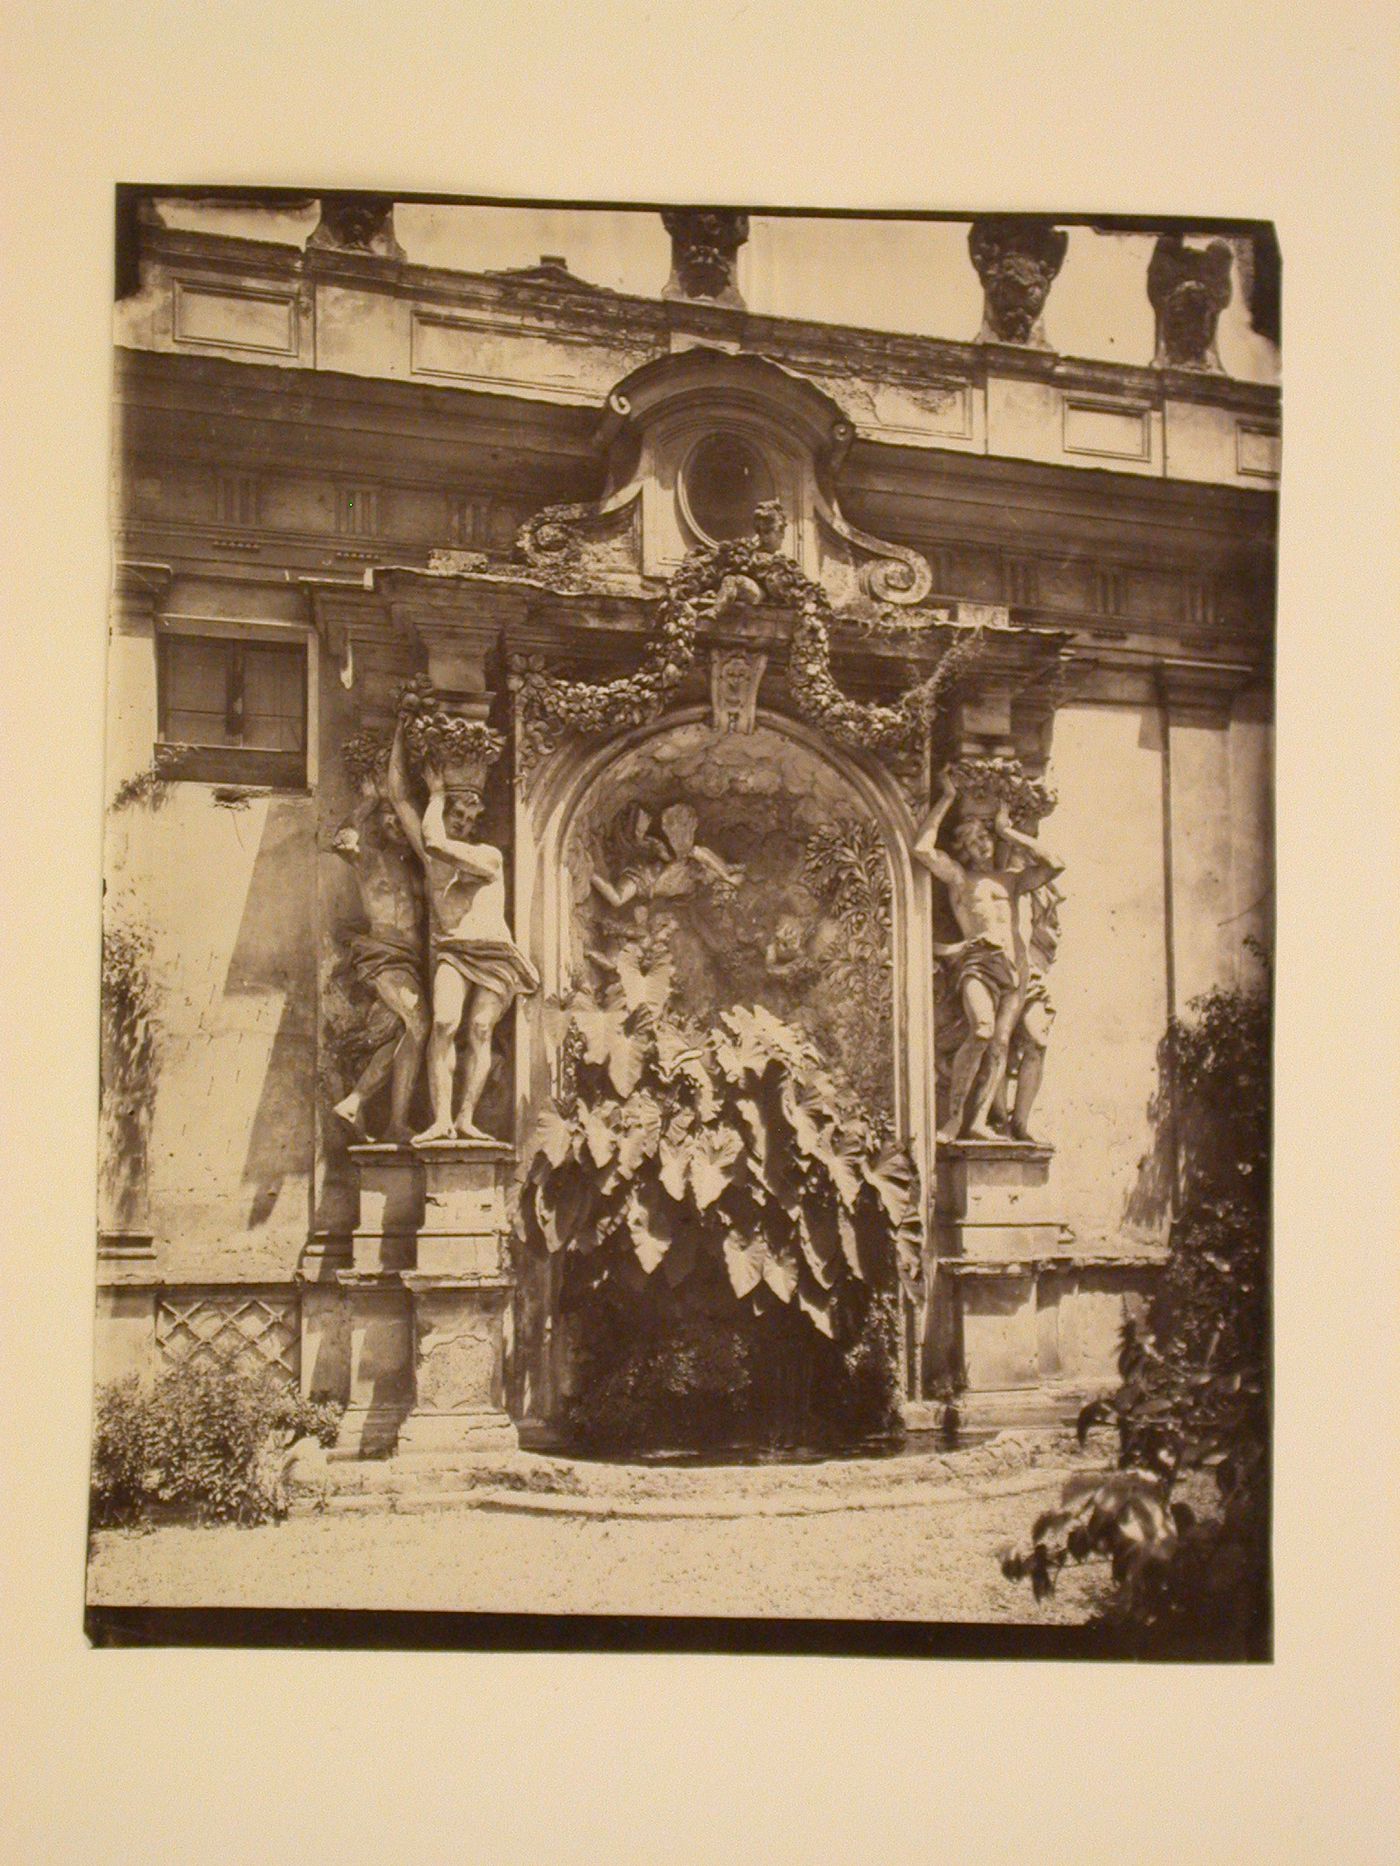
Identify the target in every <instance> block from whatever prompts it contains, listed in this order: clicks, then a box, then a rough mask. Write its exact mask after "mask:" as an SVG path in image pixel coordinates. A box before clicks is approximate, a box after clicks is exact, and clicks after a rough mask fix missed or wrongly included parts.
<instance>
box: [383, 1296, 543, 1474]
mask: <svg viewBox="0 0 1400 1866" xmlns="http://www.w3.org/2000/svg"><path fill="white" fill-rule="evenodd" d="M403 1280H404V1283H405V1284H406V1286H407V1287H408V1290H409V1292H410V1294H411V1297H412V1302H413V1385H414V1400H413V1410H412V1411H411V1412H410V1413H409V1415H408V1417H407V1418H406V1419H405V1420H404V1422H403V1428H402V1430H401V1431H400V1433H399V1452H400V1455H401V1456H413V1455H416V1454H422V1453H425V1452H426V1453H431V1452H457V1451H514V1450H515V1449H516V1447H517V1446H518V1445H519V1443H520V1438H519V1434H518V1433H517V1431H516V1429H515V1423H514V1421H513V1420H512V1419H511V1417H510V1415H509V1414H508V1413H507V1412H506V1410H505V1407H504V1405H503V1400H504V1397H505V1313H506V1307H507V1305H508V1304H509V1302H510V1296H511V1290H512V1287H513V1285H512V1282H511V1279H510V1278H509V1277H506V1276H494V1277H492V1276H435V1275H432V1274H429V1273H425V1272H423V1271H419V1270H406V1271H405V1272H404V1275H403Z"/></svg>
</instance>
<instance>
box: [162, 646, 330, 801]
mask: <svg viewBox="0 0 1400 1866" xmlns="http://www.w3.org/2000/svg"><path fill="white" fill-rule="evenodd" d="M159 683H160V689H159V690H160V736H161V740H162V742H163V743H164V744H166V745H169V746H172V747H175V748H177V750H178V756H177V757H176V758H175V759H174V760H173V761H171V762H170V764H169V765H168V767H167V768H168V769H169V770H170V773H171V775H172V776H175V777H187V778H196V779H203V780H205V781H207V782H215V783H223V782H231V783H245V784H272V785H279V786H284V787H295V788H299V787H300V786H302V785H304V784H305V782H306V647H305V644H304V643H302V642H263V641H253V640H241V639H235V638H233V637H226V636H220V635H175V634H166V635H162V636H161V638H160V658H159Z"/></svg>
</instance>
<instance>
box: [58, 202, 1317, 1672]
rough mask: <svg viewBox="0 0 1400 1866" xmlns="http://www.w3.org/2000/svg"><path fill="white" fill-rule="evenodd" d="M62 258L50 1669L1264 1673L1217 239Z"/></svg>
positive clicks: (1270, 434)
mask: <svg viewBox="0 0 1400 1866" xmlns="http://www.w3.org/2000/svg"><path fill="white" fill-rule="evenodd" d="M332 183H334V184H335V185H332ZM1182 205H1183V207H1187V206H1189V203H1185V202H1184V203H1183V204H1182ZM99 257H100V256H99ZM112 258H113V261H114V265H113V270H114V276H115V304H114V308H113V342H114V352H113V361H112V378H111V380H112V396H113V409H112V449H113V459H112V468H113V476H112V488H113V490H112V543H113V585H112V594H111V613H110V625H109V631H108V642H107V675H106V678H107V711H106V775H105V784H106V797H105V805H106V809H105V837H104V851H103V906H102V950H101V1059H100V1061H101V1071H100V1073H101V1118H100V1157H99V1160H98V1163H97V1182H98V1214H99V1217H98V1225H99V1230H98V1238H97V1255H96V1283H95V1292H94V1294H95V1337H94V1341H95V1363H94V1393H93V1426H92V1460H91V1502H90V1512H91V1513H90V1520H89V1537H88V1562H87V1619H86V1625H87V1630H88V1636H89V1638H90V1639H92V1640H93V1641H94V1642H95V1643H97V1644H123V1643H131V1642H140V1643H144V1644H161V1643H165V1642H170V1643H182V1642H189V1641H195V1642H198V1643H206V1644H207V1643H214V1644H221V1643H222V1644H233V1645H237V1644H240V1643H246V1644H254V1645H258V1644H261V1645H266V1644H282V1643H291V1644H295V1643H301V1642H305V1641H307V1640H310V1641H313V1642H314V1641H318V1640H319V1641H322V1642H325V1643H330V1644H339V1645H351V1646H353V1645H384V1644H405V1645H411V1646H426V1647H433V1646H439V1645H440V1646H446V1647H452V1646H492V1645H506V1646H512V1647H523V1648H541V1649H558V1648H560V1647H570V1646H573V1647H581V1648H595V1647H627V1648H629V1649H635V1648H641V1649H654V1650H663V1651H664V1650H672V1651H674V1650H707V1651H730V1652H759V1651H765V1650H772V1651H786V1652H798V1653H801V1652H824V1653H849V1654H882V1653H889V1654H901V1655H911V1656H912V1655H918V1654H927V1655H929V1656H937V1655H941V1654H949V1655H952V1654H957V1655H968V1656H975V1655H979V1654H988V1655H992V1654H997V1655H1005V1656H1023V1657H1076V1656H1083V1657H1102V1658H1159V1659H1160V1658H1191V1659H1207V1660H1213V1661H1259V1660H1267V1659H1268V1658H1269V1657H1270V1656H1271V1651H1272V1615H1271V1592H1270V1573H1271V1502H1270V1497H1271V1468H1272V1465H1271V1417H1272V1398H1271V1394H1272V1364H1271V1362H1272V1353H1271V1321H1270V1288H1271V1231H1270V1220H1271V1205H1270V1198H1271V1185H1272V1161H1271V1119H1272V1113H1271V1111H1272V995H1273V970H1274V968H1273V951H1274V860H1273V855H1274V770H1273V748H1274V697H1273V674H1274V653H1275V635H1276V630H1275V588H1276V571H1277V564H1276V549H1277V533H1278V520H1279V500H1280V472H1281V448H1282V440H1281V390H1280V380H1281V363H1280V358H1281V323H1282V317H1281V302H1282V296H1283V290H1282V282H1283V279H1284V278H1285V277H1286V271H1285V263H1284V262H1285V259H1286V252H1285V253H1281V250H1280V241H1279V238H1278V235H1277V233H1276V231H1275V228H1274V226H1273V224H1272V223H1271V221H1270V220H1269V219H1268V218H1267V217H1261V218H1259V219H1257V220H1243V219H1242V220H1222V219H1219V218H1215V217H1211V216H1201V217H1198V218H1195V219H1192V218H1190V217H1189V216H1188V215H1186V214H1183V215H1181V216H1176V217H1164V216H1158V217H1157V218H1151V217H1149V216H1132V215H1124V214H1122V213H1104V214H1100V215H1097V216H1096V215H1093V214H1091V213H1086V212H1084V211H1083V210H1082V208H1079V209H1076V210H1075V211H1072V212H1064V213H1061V214H1055V213H1053V212H1047V211H1036V212H1029V211H1020V210H1019V208H1017V206H1016V204H1015V203H1008V204H1007V211H1002V212H995V213H990V212H975V211H972V210H971V209H970V208H967V207H961V208H960V207H959V206H958V204H957V203H956V202H954V203H948V202H942V201H937V200H930V201H929V202H928V204H927V210H926V211H924V212H920V213H912V212H909V213H894V212H881V213H875V212H870V213H856V212H851V211H841V212H837V211H829V212H818V211H815V210H812V209H810V208H809V209H798V208H792V207H784V206H776V207H775V206H769V207H761V206H757V205H753V204H749V205H741V206H726V207H715V206H696V205H685V204H679V203H676V204H667V203H658V204H654V205H649V206H637V205H626V206H623V205H617V204H612V205H609V204H606V203H596V204H595V203H590V202H582V201H580V202H561V201H531V200H525V199H516V200H506V199H500V200H486V199H479V198H466V197H455V198H454V197H449V196H444V195H425V194H423V193H421V192H415V191H413V190H412V189H406V190H405V191H404V192H402V193H394V192H384V191H365V190H356V189H354V188H352V187H350V186H348V185H346V183H345V177H343V176H341V177H330V178H328V181H327V185H325V186H323V187H322V186H313V187H292V186H287V187H277V188H274V187H237V186H234V185H223V186H216V185H212V184H211V185H208V186H200V187H195V186H191V185H189V184H180V185H175V184H171V185H169V186H163V185H159V184H153V183H144V182H140V181H139V180H135V179H133V180H130V181H127V182H123V183H122V184H121V185H120V186H118V188H117V190H116V200H115V217H114V232H113V250H112ZM1286 496H1287V495H1286V494H1285V495H1284V497H1285V501H1286Z"/></svg>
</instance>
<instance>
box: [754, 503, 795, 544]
mask: <svg viewBox="0 0 1400 1866" xmlns="http://www.w3.org/2000/svg"><path fill="white" fill-rule="evenodd" d="M753 529H754V536H755V537H756V538H757V539H758V541H759V543H760V544H761V545H762V546H763V548H764V550H765V551H776V550H778V549H779V548H780V546H781V545H782V542H783V534H784V533H785V532H786V530H787V514H786V512H784V510H783V508H782V506H781V505H780V504H779V502H778V500H776V499H764V500H761V501H760V502H759V504H758V505H756V506H755V507H754V511H753Z"/></svg>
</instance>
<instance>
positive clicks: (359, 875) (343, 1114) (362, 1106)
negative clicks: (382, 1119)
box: [331, 751, 428, 1141]
mask: <svg viewBox="0 0 1400 1866" xmlns="http://www.w3.org/2000/svg"><path fill="white" fill-rule="evenodd" d="M383 761H384V755H383V752H382V751H381V754H380V768H379V769H376V768H375V766H374V764H373V763H364V762H361V763H360V764H359V774H358V785H359V802H358V805H357V807H356V809H355V812H354V815H353V817H352V819H351V821H350V822H349V823H347V824H346V825H345V827H344V828H343V829H341V830H340V831H339V832H338V834H337V835H336V837H335V840H334V841H333V842H332V844H331V847H332V848H333V849H334V850H335V853H336V854H337V855H338V856H340V857H341V858H342V860H344V861H345V862H347V863H349V865H350V868H351V870H352V871H353V873H354V876H355V881H356V883H357V885H358V887H359V892H360V901H361V904H362V905H363V908H364V913H365V918H366V920H367V921H368V922H369V931H368V932H367V933H360V934H357V935H356V936H355V937H354V938H353V939H352V941H351V944H350V963H351V967H352V968H353V970H354V973H355V976H356V977H357V978H358V979H359V980H360V982H361V983H362V984H363V985H365V986H367V987H368V989H369V990H370V991H372V992H373V993H374V994H375V996H376V997H377V998H378V999H379V1000H380V1002H381V1003H382V1004H384V1005H385V1006H387V1008H388V1009H389V1010H390V1011H391V1012H392V1013H393V1014H394V1016H395V1017H396V1018H397V1019H398V1021H399V1023H400V1024H401V1026H402V1029H401V1030H400V1031H399V1033H398V1035H397V1036H394V1037H391V1038H390V1039H389V1041H388V1042H386V1043H382V1044H380V1046H379V1047H378V1048H377V1049H376V1050H375V1052H374V1054H373V1055H372V1056H371V1057H370V1059H369V1062H368V1063H367V1064H366V1065H365V1068H364V1069H363V1071H362V1072H361V1074H360V1077H359V1079H358V1081H357V1082H356V1083H355V1086H354V1087H353V1088H352V1089H351V1090H350V1093H349V1094H348V1095H346V1096H345V1097H344V1099H343V1100H341V1101H338V1102H337V1103H336V1104H335V1112H336V1114H338V1115H339V1116H340V1118H341V1120H342V1121H345V1122H348V1124H349V1125H350V1126H351V1127H352V1128H353V1129H354V1131H355V1133H356V1134H357V1135H359V1137H360V1138H361V1139H362V1140H367V1139H368V1138H369V1133H368V1130H367V1128H366V1126H365V1110H366V1107H367V1106H368V1105H369V1103H370V1102H371V1100H372V1099H373V1097H374V1096H375V1095H376V1094H378V1092H379V1090H380V1089H381V1088H382V1087H383V1086H384V1084H385V1082H386V1081H387V1082H388V1083H389V1084H390V1091H389V1126H388V1130H387V1132H386V1135H385V1138H386V1139H388V1140H392V1141H404V1140H407V1139H408V1135H409V1115H408V1109H409V1101H410V1098H411V1097H412V1094H413V1090H414V1086H415V1084H416V1083H417V1080H418V1071H419V1069H420V1067H421V1066H422V1062H423V1048H424V1044H425V1043H426V1041H427V1036H428V1001H427V993H426V992H425V990H424V988H423V881H422V874H421V872H420V870H419V866H418V863H417V862H416V861H415V860H414V855H413V851H412V849H411V848H410V847H409V844H408V840H407V838H406V836H405V835H404V832H403V828H402V826H401V824H400V822H399V819H398V816H397V814H396V812H395V810H394V807H393V804H392V803H391V802H390V801H389V799H388V797H387V796H386V795H385V792H384V788H383V784H384V771H383V769H382V766H383Z"/></svg>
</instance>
